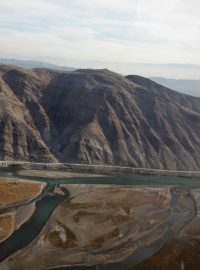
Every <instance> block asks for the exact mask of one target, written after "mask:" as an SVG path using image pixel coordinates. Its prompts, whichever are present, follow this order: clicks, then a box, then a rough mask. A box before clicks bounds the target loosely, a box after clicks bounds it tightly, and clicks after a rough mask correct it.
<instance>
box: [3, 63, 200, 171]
mask: <svg viewBox="0 0 200 270" xmlns="http://www.w3.org/2000/svg"><path fill="white" fill-rule="evenodd" d="M0 127H1V128H0V146H1V147H0V159H4V160H13V159H14V160H31V161H41V162H42V161H43V162H44V161H45V162H52V161H56V160H57V161H59V162H76V163H90V164H115V165H125V166H137V167H153V168H166V169H181V170H183V169H189V170H196V169H199V168H200V138H199V132H200V99H199V98H194V97H191V96H187V95H184V94H180V93H178V92H175V91H172V90H170V89H168V88H165V87H163V86H161V85H159V84H157V83H154V82H152V81H151V80H149V79H146V78H143V77H139V76H127V77H123V76H120V75H118V74H116V73H113V72H110V71H108V70H77V71H73V72H61V71H60V72H59V71H52V70H48V69H23V68H17V67H14V66H5V65H2V66H0Z"/></svg>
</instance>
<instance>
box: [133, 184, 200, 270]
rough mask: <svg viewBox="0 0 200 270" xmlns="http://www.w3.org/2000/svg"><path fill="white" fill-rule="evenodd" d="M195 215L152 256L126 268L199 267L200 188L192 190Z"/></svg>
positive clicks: (177, 269) (172, 269) (196, 269)
mask: <svg viewBox="0 0 200 270" xmlns="http://www.w3.org/2000/svg"><path fill="white" fill-rule="evenodd" d="M192 194H193V197H194V199H195V201H196V206H197V216H196V217H195V218H194V219H193V220H192V221H191V222H190V223H189V224H188V225H187V226H186V227H184V228H183V230H181V232H180V233H179V234H178V235H177V236H176V237H175V238H174V239H172V240H171V241H169V242H168V243H166V245H165V246H164V247H163V248H162V249H161V250H160V251H159V252H158V253H156V254H155V255H154V256H152V257H150V258H149V259H147V260H145V261H144V262H142V263H141V264H139V265H137V266H135V267H132V268H129V269H128V270H169V269H170V270H199V269H200V230H199V228H200V216H199V214H200V190H198V189H196V190H192Z"/></svg>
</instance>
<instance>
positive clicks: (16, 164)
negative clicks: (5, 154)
mask: <svg viewBox="0 0 200 270" xmlns="http://www.w3.org/2000/svg"><path fill="white" fill-rule="evenodd" d="M6 168H8V169H11V170H16V171H17V170H61V171H68V172H80V173H92V174H107V175H119V174H128V175H129V174H144V175H156V176H174V177H193V178H200V171H176V170H163V169H154V168H153V169H150V168H133V167H122V166H110V165H88V164H75V163H37V162H21V161H0V169H2V170H3V169H6Z"/></svg>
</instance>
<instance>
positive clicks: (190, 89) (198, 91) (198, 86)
mask: <svg viewBox="0 0 200 270" xmlns="http://www.w3.org/2000/svg"><path fill="white" fill-rule="evenodd" d="M150 79H152V80H153V81H155V82H157V83H159V84H162V85H164V86H166V87H168V88H171V89H174V90H177V91H179V92H181V93H184V94H188V95H191V96H196V97H200V80H184V79H183V80H175V79H166V78H160V77H152V78H150Z"/></svg>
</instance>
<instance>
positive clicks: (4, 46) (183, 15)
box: [0, 0, 200, 72]
mask: <svg viewBox="0 0 200 270" xmlns="http://www.w3.org/2000/svg"><path fill="white" fill-rule="evenodd" d="M199 14H200V1H199V0H167V1H166V0H123V1H122V0H17V1H16V0H0V40H1V42H0V57H6V58H11V57H13V58H19V59H35V60H43V61H49V62H51V63H55V64H59V65H68V66H78V67H87V66H88V67H98V66H102V67H103V66H105V67H107V66H109V65H111V64H112V63H113V66H117V67H118V68H115V69H118V70H117V71H119V72H120V66H122V67H123V68H122V69H121V72H128V69H130V66H131V64H132V63H153V64H158V63H159V64H164V63H179V64H186V63H190V64H197V65H199V64H200V46H199V44H200V17H199ZM126 69H127V70H126Z"/></svg>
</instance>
